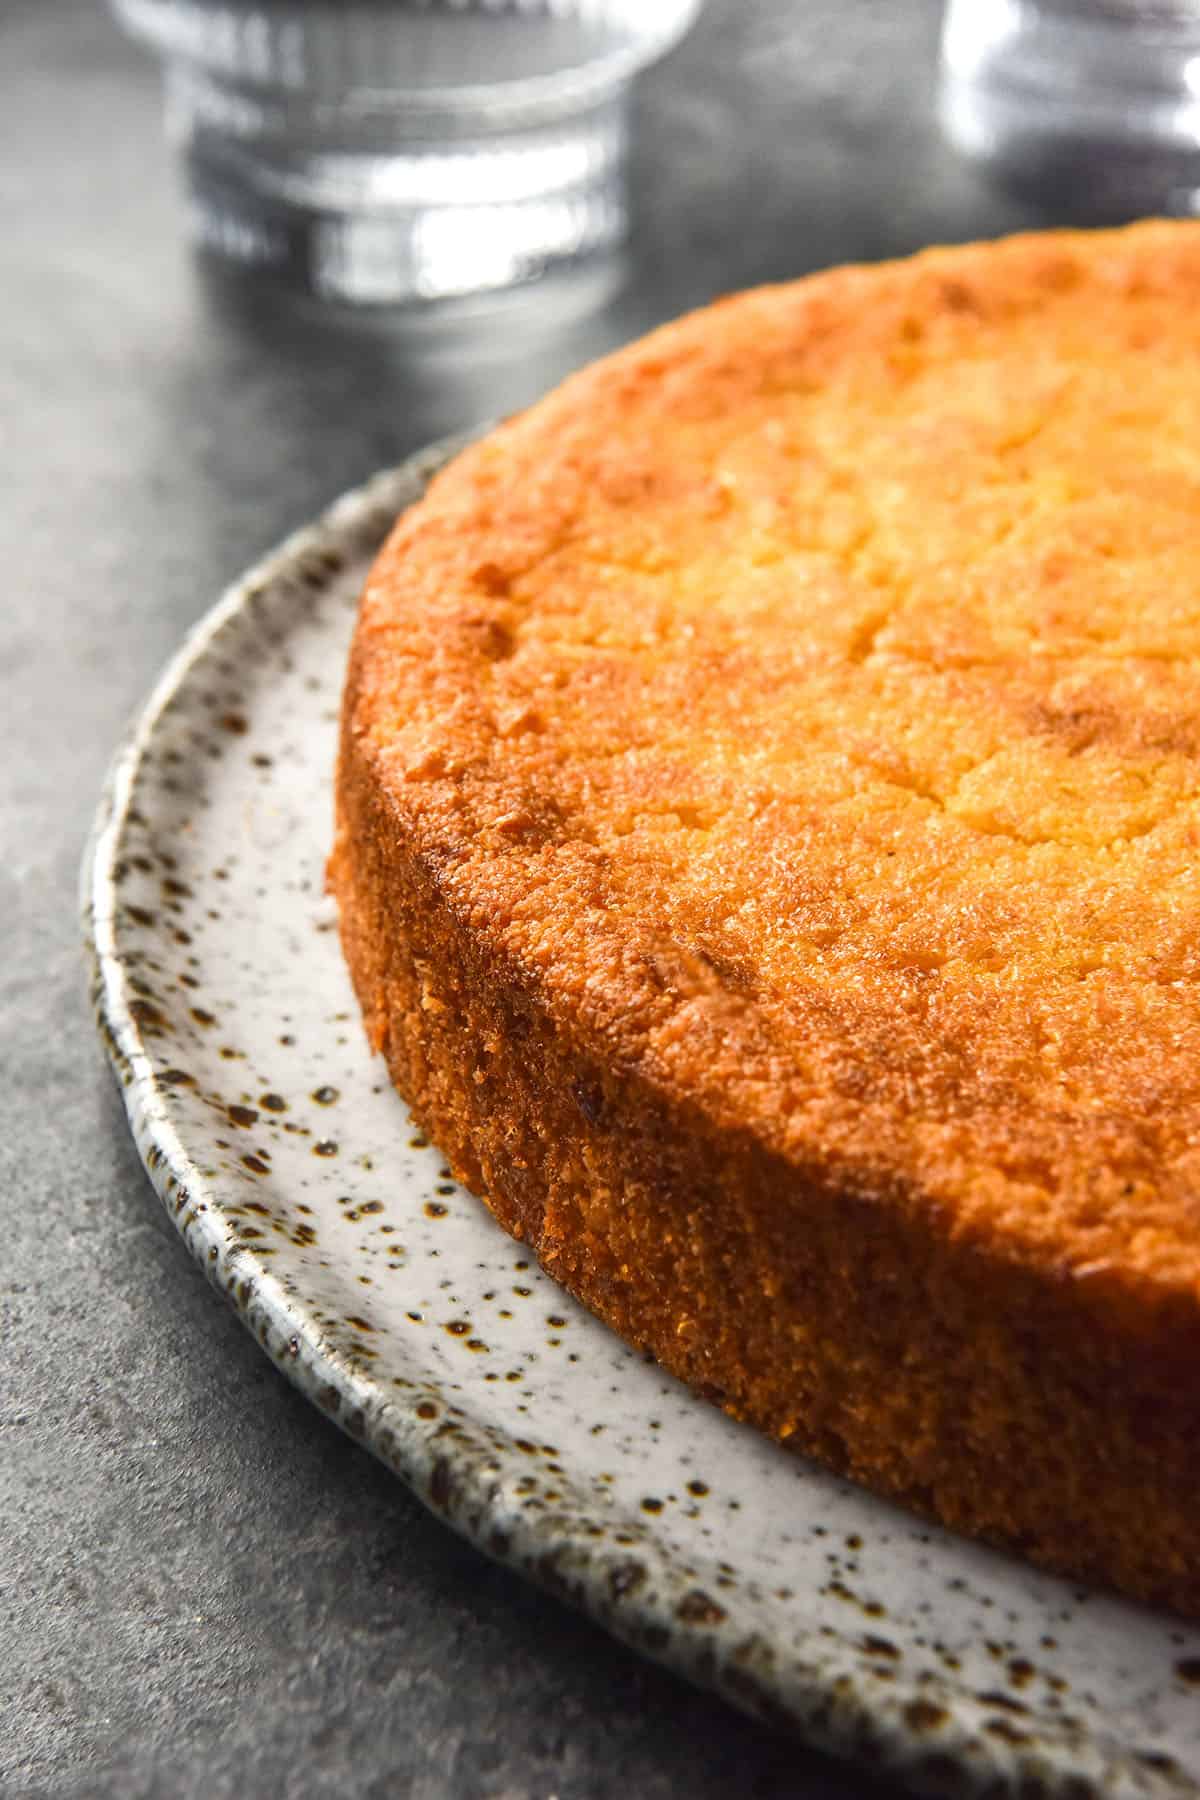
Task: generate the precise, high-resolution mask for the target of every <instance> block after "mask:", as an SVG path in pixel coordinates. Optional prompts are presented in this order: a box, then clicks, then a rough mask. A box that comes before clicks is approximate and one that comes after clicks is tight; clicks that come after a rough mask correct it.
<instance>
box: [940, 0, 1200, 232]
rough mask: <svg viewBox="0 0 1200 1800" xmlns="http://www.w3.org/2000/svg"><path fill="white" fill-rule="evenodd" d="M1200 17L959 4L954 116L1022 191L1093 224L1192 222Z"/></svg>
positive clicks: (947, 45)
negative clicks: (1158, 216) (1142, 219)
mask: <svg viewBox="0 0 1200 1800" xmlns="http://www.w3.org/2000/svg"><path fill="white" fill-rule="evenodd" d="M1198 69H1200V15H1198V12H1197V9H1196V8H1195V7H1194V6H1192V5H1191V4H1190V3H1189V4H1186V5H1180V4H1177V3H1176V0H1157V3H1156V4H1153V5H1143V4H1140V3H1135V0H1033V3H1031V4H1024V5H1021V6H1013V5H1012V4H1011V3H1010V0H950V4H949V5H948V7H947V12H946V23H945V29H944V33H943V39H942V85H941V100H940V113H941V120H942V125H943V129H944V130H945V132H946V134H947V136H948V137H949V139H950V141H951V142H952V143H953V144H954V145H955V147H956V148H957V149H959V150H960V151H962V152H963V153H965V154H966V155H967V156H969V157H971V158H972V159H973V160H974V161H976V162H978V163H980V164H981V165H982V166H983V167H985V168H986V169H987V170H988V171H989V173H991V174H992V175H993V176H994V177H996V178H997V179H998V180H999V181H1001V182H1002V183H1003V184H1004V185H1005V186H1007V187H1008V188H1010V189H1012V190H1014V191H1016V192H1018V193H1020V194H1022V195H1023V196H1025V197H1032V198H1034V199H1037V200H1040V201H1042V202H1043V203H1047V204H1049V205H1051V206H1053V205H1064V206H1067V207H1069V208H1070V210H1071V212H1072V213H1073V214H1074V215H1075V216H1076V217H1078V218H1080V219H1081V220H1082V219H1084V218H1089V219H1093V220H1096V221H1099V220H1104V219H1117V218H1127V217H1132V216H1134V215H1136V214H1139V213H1145V212H1166V213H1191V212H1194V211H1195V210H1196V196H1197V192H1198V191H1200V79H1198V77H1197V70H1198Z"/></svg>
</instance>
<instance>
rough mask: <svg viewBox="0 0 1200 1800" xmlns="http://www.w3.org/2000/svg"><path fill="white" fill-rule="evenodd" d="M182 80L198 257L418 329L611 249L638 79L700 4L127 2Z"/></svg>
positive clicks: (121, 0) (618, 234)
mask: <svg viewBox="0 0 1200 1800" xmlns="http://www.w3.org/2000/svg"><path fill="white" fill-rule="evenodd" d="M112 3H113V7H114V10H115V12H116V14H117V16H118V18H119V19H120V20H121V21H122V22H123V23H124V24H125V26H126V27H127V28H128V29H129V30H130V31H131V32H132V33H133V34H134V35H135V36H137V37H138V38H140V39H142V40H143V41H144V42H146V43H148V44H150V45H152V46H153V47H154V48H155V49H156V50H157V51H158V52H159V53H160V55H161V56H162V58H163V61H164V65H165V78H166V98H167V121H168V129H169V134H170V136H171V138H172V139H173V141H174V142H175V144H176V145H177V146H178V148H179V151H180V153H181V156H182V159H183V164H184V169H185V172H186V179H187V191H188V200H189V215H190V222H191V228H192V233H193V236H194V237H195V239H196V240H197V241H198V242H199V243H200V244H201V245H203V246H205V247H206V248H207V249H209V250H211V251H213V252H215V253H216V254H217V255H218V256H220V257H223V258H226V259H228V260H229V261H231V262H233V263H239V264H243V265H250V266H257V267H259V268H263V269H269V270H273V271H275V272H277V273H279V274H283V275H285V276H287V277H289V278H290V279H291V281H292V282H294V283H295V284H297V285H299V286H302V287H304V288H306V289H308V290H309V291H311V292H314V293H316V294H318V295H321V296H323V297H326V298H330V299H336V300H344V301H350V302H365V303H371V302H376V303H388V304H397V303H400V304H403V303H412V304H414V305H416V306H417V307H420V306H421V304H422V303H427V302H445V301H449V300H452V299H455V298H458V297H460V296H464V295H478V294H481V293H488V292H498V291H501V290H505V289H508V288H511V287H513V286H514V285H516V284H520V283H524V282H528V281H530V280H532V279H534V278H536V277H538V276H541V275H543V274H545V273H546V272H548V271H551V270H563V269H566V268H571V267H577V266H579V265H580V264H582V263H586V262H587V261H588V260H589V259H593V258H595V257H597V256H598V255H600V254H601V253H603V252H605V251H606V250H609V249H611V247H612V246H614V245H615V244H617V243H618V242H619V241H620V239H621V238H622V236H623V235H624V232H625V228H626V196H625V184H624V164H625V150H626V141H627V137H628V130H629V93H630V84H631V80H632V77H633V76H634V75H635V73H636V72H637V71H638V70H639V69H640V68H642V67H644V66H645V65H646V64H647V63H649V62H650V61H652V60H653V59H654V58H656V57H657V56H659V55H660V54H661V53H662V52H663V51H665V50H666V49H668V48H669V46H670V45H671V44H673V43H674V42H675V41H676V39H678V38H679V37H680V36H682V34H683V33H684V31H685V30H686V29H687V27H688V26H689V25H690V24H691V22H692V20H693V18H694V17H695V14H696V13H697V12H698V10H699V7H700V4H701V0H258V3H257V4H252V3H250V0H112Z"/></svg>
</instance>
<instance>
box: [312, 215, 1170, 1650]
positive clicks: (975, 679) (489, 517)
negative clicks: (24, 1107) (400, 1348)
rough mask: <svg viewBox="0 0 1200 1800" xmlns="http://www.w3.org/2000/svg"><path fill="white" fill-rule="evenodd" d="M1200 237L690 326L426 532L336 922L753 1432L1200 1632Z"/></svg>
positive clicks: (358, 771) (385, 621) (561, 398)
mask: <svg viewBox="0 0 1200 1800" xmlns="http://www.w3.org/2000/svg"><path fill="white" fill-rule="evenodd" d="M1197 291H1200V227H1193V226H1185V225H1168V224H1153V225H1146V226H1141V227H1136V228H1134V229H1132V230H1129V231H1125V232H1115V233H1099V234H1088V235H1076V234H1052V235H1047V236H1042V237H1031V238H1023V239H1013V240H1009V241H1008V242H1005V243H1002V244H997V245H975V246H968V247H966V248H963V249H958V250H942V251H934V252H930V253H927V254H925V255H923V256H921V257H918V258H915V259H914V260H912V261H910V262H906V263H897V264H890V265H885V266H881V267H877V268H866V269H863V268H856V269H842V270H836V271H833V272H831V273H829V274H826V275H822V276H818V277H815V278H813V279H811V280H808V281H804V282H800V283H796V284H794V285H792V286H789V287H783V288H775V289H765V290H761V291H759V292H755V293H751V294H747V295H743V296H740V297H737V298H735V299H733V300H730V301H726V302H723V303H722V304H720V305H718V306H715V307H712V308H709V309H708V310H706V311H705V312H702V313H699V314H697V315H694V316H693V317H691V318H688V319H684V320H682V321H681V322H679V323H678V324H675V325H672V326H669V327H667V328H665V329H664V330H662V331H660V332H658V333H656V334H654V335H653V336H651V337H650V338H648V339H646V340H645V341H643V342H642V343H640V344H637V345H634V346H632V347H631V348H630V349H628V350H625V351H622V352H620V353H619V354H618V355H616V356H614V357H611V358H609V359H608V360H607V361H605V362H602V363H600V364H598V365H596V366H595V367H593V368H591V369H588V370H585V371H584V372H583V373H582V374H580V375H577V376H576V377H574V378H573V379H572V380H570V381H568V382H567V383H566V384H565V385H564V386H563V387H562V388H561V389H560V390H558V392H557V393H555V394H553V395H551V396H550V397H549V398H548V399H547V400H545V401H543V402H542V403H541V404H539V405H538V406H536V407H534V408H533V409H532V410H531V411H530V412H528V413H527V414H525V415H524V416H523V417H521V418H519V419H517V420H516V421H514V422H513V423H511V424H509V425H507V426H505V427H504V428H503V429H502V430H500V431H498V432H496V433H494V434H493V435H492V436H490V437H489V438H488V439H486V440H485V441H484V442H482V443H480V444H479V445H478V446H476V447H475V448H474V449H472V450H470V451H468V452H467V453H466V454H465V455H463V456H461V457H459V458H458V459H457V460H456V461H455V462H454V463H453V464H452V465H451V467H450V468H449V469H448V470H447V471H446V472H445V473H443V474H442V475H441V476H440V477H439V478H438V479H437V480H436V481H435V483H434V484H433V487H432V488H431V490H430V493H429V495H428V496H427V498H426V499H425V500H424V501H423V502H422V504H421V505H420V506H418V507H416V508H414V509H413V511H411V512H410V513H408V514H406V515H405V516H404V517H403V518H402V519H401V520H400V522H399V523H398V525H397V527H396V530H395V532H394V533H393V535H392V537H391V539H390V541H389V543H388V545H387V546H386V548H385V550H384V551H383V553H382V555H381V556H380V559H379V561H378V563H377V565H376V567H375V570H374V571H373V573H372V575H371V578H370V580H369V583H368V586H367V591H366V594H365V596H364V600H363V606H362V612H361V616H360V621H359V625H358V630H357V634H356V638H355V642H354V648H353V653H352V658H351V666H350V672H349V678H348V683H347V689H346V698H345V707H344V714H343V732H342V747H341V756H340V762H339V771H338V832H337V841H336V845H335V850H334V855H333V858H332V862H331V880H332V884H333V887H334V891H335V892H336V894H337V896H338V900H339V903H340V908H341V917H342V930H343V939H344V943H345V947H346V952H347V957H348V961H349V964H350V968H351V972H352V974H353V977H354V980H355V984H356V987H357V990H358V993H359V996H360V998H361V1000H362V1004H363V1007H364V1012H365V1014H366V1017H367V1021H368V1027H369V1029H370V1032H371V1035H372V1039H373V1041H374V1042H375V1043H376V1045H378V1046H380V1047H382V1048H383V1049H384V1050H385V1052H386V1054H387V1056H388V1060H389V1064H390V1067H391V1070H392V1074H393V1077H394V1079H395V1081H396V1083H397V1085H398V1086H399V1087H400V1088H401V1089H402V1091H403V1092H404V1093H405V1094H406V1095H407V1096H408V1098H409V1099H410V1101H411V1102H412V1103H413V1105H414V1107H415V1109H416V1112H417V1114H418V1116H419V1117H420V1118H421V1119H422V1120H423V1121H424V1123H425V1124H426V1125H427V1126H428V1128H429V1129H430V1130H431V1131H432V1133H433V1134H434V1136H435V1138H436V1139H437V1141H438V1142H439V1144H440V1145H441V1146H442V1147H443V1149H444V1150H445V1151H446V1153H447V1154H448V1155H449V1156H450V1158H451V1160H452V1162H453V1164H454V1166H455V1169H456V1171H457V1172H458V1173H459V1174H460V1175H461V1176H462V1177H463V1179H465V1180H466V1181H467V1182H468V1184H469V1185H470V1186H471V1187H473V1188H474V1189H475V1191H476V1192H478V1193H480V1194H482V1195H483V1196H484V1198H485V1199H486V1200H487V1201H488V1204H489V1205H490V1206H491V1207H492V1209H493V1211H494V1212H495V1213H496V1215H497V1217H498V1218H499V1219H500V1220H501V1222H502V1223H503V1224H504V1225H505V1226H506V1227H507V1228H508V1229H509V1230H511V1231H515V1232H517V1233H519V1234H520V1235H522V1236H523V1237H525V1238H526V1239H527V1240H528V1241H529V1242H530V1244H531V1245H532V1246H533V1248H534V1249H535V1250H536V1252H537V1254H538V1256H539V1258H540V1259H541V1260H542V1262H543V1263H544V1264H545V1266H546V1267H547V1268H548V1269H549V1271H550V1272H551V1273H552V1274H553V1275H555V1276H556V1277H557V1278H558V1279H560V1280H561V1281H562V1282H563V1283H564V1284H565V1285H566V1286H567V1287H569V1288H571V1289H572V1290H573V1291H574V1292H575V1293H577V1294H578V1295H579V1296H580V1297H581V1298H582V1299H583V1300H584V1301H585V1302H586V1303H587V1304H588V1305H589V1306H591V1307H592V1308H593V1309H594V1310H595V1311H596V1312H598V1313H599V1314H600V1315H601V1316H602V1317H603V1318H605V1319H607V1320H608V1321H609V1322H610V1323H611V1324H612V1325H613V1326H614V1327H615V1328H616V1329H617V1330H618V1331H620V1332H621V1333H622V1335H624V1336H626V1337H628V1338H630V1339H631V1340H633V1341H634V1342H636V1343H638V1344H640V1345H642V1346H644V1347H646V1348H648V1349H650V1350H652V1351H653V1352H654V1354H655V1355H656V1356H658V1357H659V1358H660V1359H661V1361H662V1362H663V1363H664V1364H665V1365H666V1366H667V1367H668V1368H670V1369H672V1370H674V1371H675V1372H676V1373H678V1374H680V1375H681V1376H683V1378H684V1379H686V1380H688V1381H690V1382H692V1383H693V1384H694V1385H696V1386H697V1387H698V1388H700V1389H701V1390H702V1391H704V1392H706V1393H708V1394H709V1395H711V1396H712V1397H713V1398H715V1399H717V1400H719V1401H720V1402H721V1403H722V1404H724V1405H726V1406H727V1407H728V1408H729V1409H730V1410H731V1411H734V1412H735V1413H737V1414H738V1415H740V1416H742V1417H745V1418H747V1419H749V1420H751V1421H753V1422H754V1423H755V1424H757V1425H759V1426H760V1427H761V1428H763V1429H764V1430H767V1431H769V1432H771V1433H773V1434H774V1435H776V1436H778V1437H780V1438H782V1439H785V1440H787V1441H789V1442H791V1443H793V1444H795V1445H797V1446H798V1447H800V1448H803V1449H805V1450H808V1451H811V1452H813V1453H814V1454H816V1455H818V1456H820V1457H822V1458H823V1459H824V1460H826V1461H828V1462H830V1463H832V1464H833V1465H834V1466H836V1467H838V1468H839V1469H843V1470H845V1471H847V1472H849V1473H851V1474H853V1475H854V1476H856V1477H857V1478H859V1479H861V1480H862V1481H864V1482H866V1483H867V1484H868V1485H870V1486H872V1487H875V1488H877V1489H879V1490H881V1491H884V1492H888V1493H892V1494H896V1495H898V1496H900V1497H901V1498H904V1499H906V1500H908V1501H909V1502H910V1503H912V1504H914V1505H916V1506H918V1507H920V1508H922V1509H924V1510H926V1511H928V1512H931V1513H933V1514H935V1515H936V1516H938V1517H941V1518H943V1519H945V1520H946V1521H947V1522H949V1523H950V1524H952V1525H955V1526H958V1527H960V1528H962V1529H964V1530H967V1531H970V1532H974V1533H978V1534H981V1535H984V1536H987V1537H990V1538H993V1539H995V1540H998V1541H1002V1542H1006V1543H1010V1544H1014V1545H1017V1546H1019V1547H1021V1548H1023V1549H1024V1550H1025V1551H1026V1552H1027V1553H1028V1554H1030V1555H1031V1556H1033V1557H1035V1558H1037V1559H1038V1560H1041V1561H1043V1562H1046V1563H1048V1564H1050V1565H1052V1566H1054V1567H1058V1568H1062V1569H1066V1570H1069V1571H1072V1572H1074V1573H1076V1574H1080V1575H1085V1576H1095V1577H1097V1578H1100V1579H1104V1580H1108V1581H1111V1582H1113V1583H1115V1584H1116V1585H1117V1586H1119V1587H1122V1588H1124V1589H1126V1590H1127V1591H1128V1592H1130V1593H1133V1594H1136V1595H1140V1596H1143V1597H1146V1598H1149V1599H1153V1600H1158V1601H1163V1602H1166V1603H1168V1604H1171V1605H1174V1606H1176V1607H1178V1608H1180V1609H1181V1610H1184V1611H1187V1612H1192V1613H1197V1614H1200V1509H1198V1508H1197V1507H1196V1505H1195V1494H1196V1492H1197V1489H1198V1485H1200V1007H1198V1006H1197V1000H1196V980H1197V974H1198V972H1200V870H1198V868H1197V859H1196V848H1197V844H1198V843H1200V789H1198V786H1197V771H1198V765H1200V536H1198V532H1197V527H1198V525H1200V312H1198V311H1197V308H1196V306H1195V294H1196V293H1197Z"/></svg>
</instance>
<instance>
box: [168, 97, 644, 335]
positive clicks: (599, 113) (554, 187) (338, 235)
mask: <svg viewBox="0 0 1200 1800" xmlns="http://www.w3.org/2000/svg"><path fill="white" fill-rule="evenodd" d="M192 86H193V84H192V81H191V78H190V76H189V75H187V74H181V75H180V76H179V78H178V79H176V80H174V81H172V82H171V83H170V84H169V88H168V94H169V105H170V115H169V116H170V125H171V132H172V136H173V137H174V138H175V140H176V142H177V144H178V146H179V148H180V151H181V153H182V159H183V166H184V171H185V176H186V182H187V190H188V217H189V224H190V230H191V235H192V238H193V240H194V242H195V243H196V244H197V245H199V246H200V247H201V248H202V249H204V250H205V251H207V252H209V253H210V254H212V255H215V256H216V257H218V258H220V259H223V260H225V261H227V262H229V263H232V264H237V265H240V266H242V267H244V268H247V269H255V270H258V271H261V272H266V273H270V274H273V275H275V276H276V277H278V278H280V279H282V280H284V281H286V282H287V284H288V285H289V286H290V287H292V288H294V289H298V290H300V291H302V292H305V293H308V294H311V295H314V296H316V297H318V298H320V299H322V300H325V301H333V302H342V303H345V304H348V305H355V306H388V307H411V308H414V309H421V308H426V307H430V306H435V305H441V304H444V303H446V302H450V301H457V300H460V299H463V298H465V297H468V296H473V295H485V294H498V293H501V292H503V291H505V290H508V289H512V288H519V287H521V286H524V285H525V284H527V283H530V282H533V281H537V280H541V279H542V278H543V277H545V276H547V275H550V274H554V273H560V274H561V273H565V272H566V271H567V270H568V269H569V268H570V267H572V266H575V265H578V266H580V267H582V266H584V265H589V266H590V265H592V264H595V263H596V262H597V260H598V259H600V258H602V257H604V256H605V254H606V253H608V252H611V251H612V250H613V249H614V248H615V247H616V246H617V245H618V244H620V243H621V241H622V240H623V239H624V237H625V235H626V229H627V207H626V193H625V175H624V171H625V148H626V136H627V108H626V104H625V98H624V95H621V96H618V97H616V98H613V99H611V100H609V101H607V102H605V103H604V104H602V105H599V106H593V107H592V108H591V109H589V111H588V112H587V113H586V114H584V115H583V116H582V117H573V118H570V119H567V120H562V121H559V122H558V123H556V124H554V125H549V126H540V127H538V128H537V129H535V130H523V131H522V130H509V131H506V132H504V133H502V134H498V133H492V134H488V135H486V136H485V135H472V136H463V137H459V138H458V139H457V140H455V141H453V142H452V143H450V144H445V143H443V144H437V145H433V144H430V145H424V144H421V143H420V142H405V143H402V144H399V145H397V146H395V147H393V148H392V149H390V150H389V149H386V148H382V147H381V148H374V149H372V150H371V151H370V152H369V153H348V152H347V153H337V152H331V151H329V150H327V149H324V148H322V149H320V150H319V151H313V150H309V149H307V148H306V147H305V146H304V145H303V144H298V143H296V142H295V141H294V140H293V141H290V142H288V143H287V145H286V147H282V148H281V147H280V145H279V144H278V143H276V144H273V145H271V146H269V147H267V148H264V147H263V146H261V145H258V144H254V143H249V142H246V141H245V140H243V141H241V142H239V141H238V140H236V139H230V138H229V137H227V136H224V135H222V134H220V133H218V132H216V131H213V130H212V129H210V128H209V127H208V125H207V121H206V120H205V119H204V117H203V116H202V115H200V114H199V113H198V111H197V109H196V107H195V106H194V104H192V101H193V95H192V92H191V89H192Z"/></svg>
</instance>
